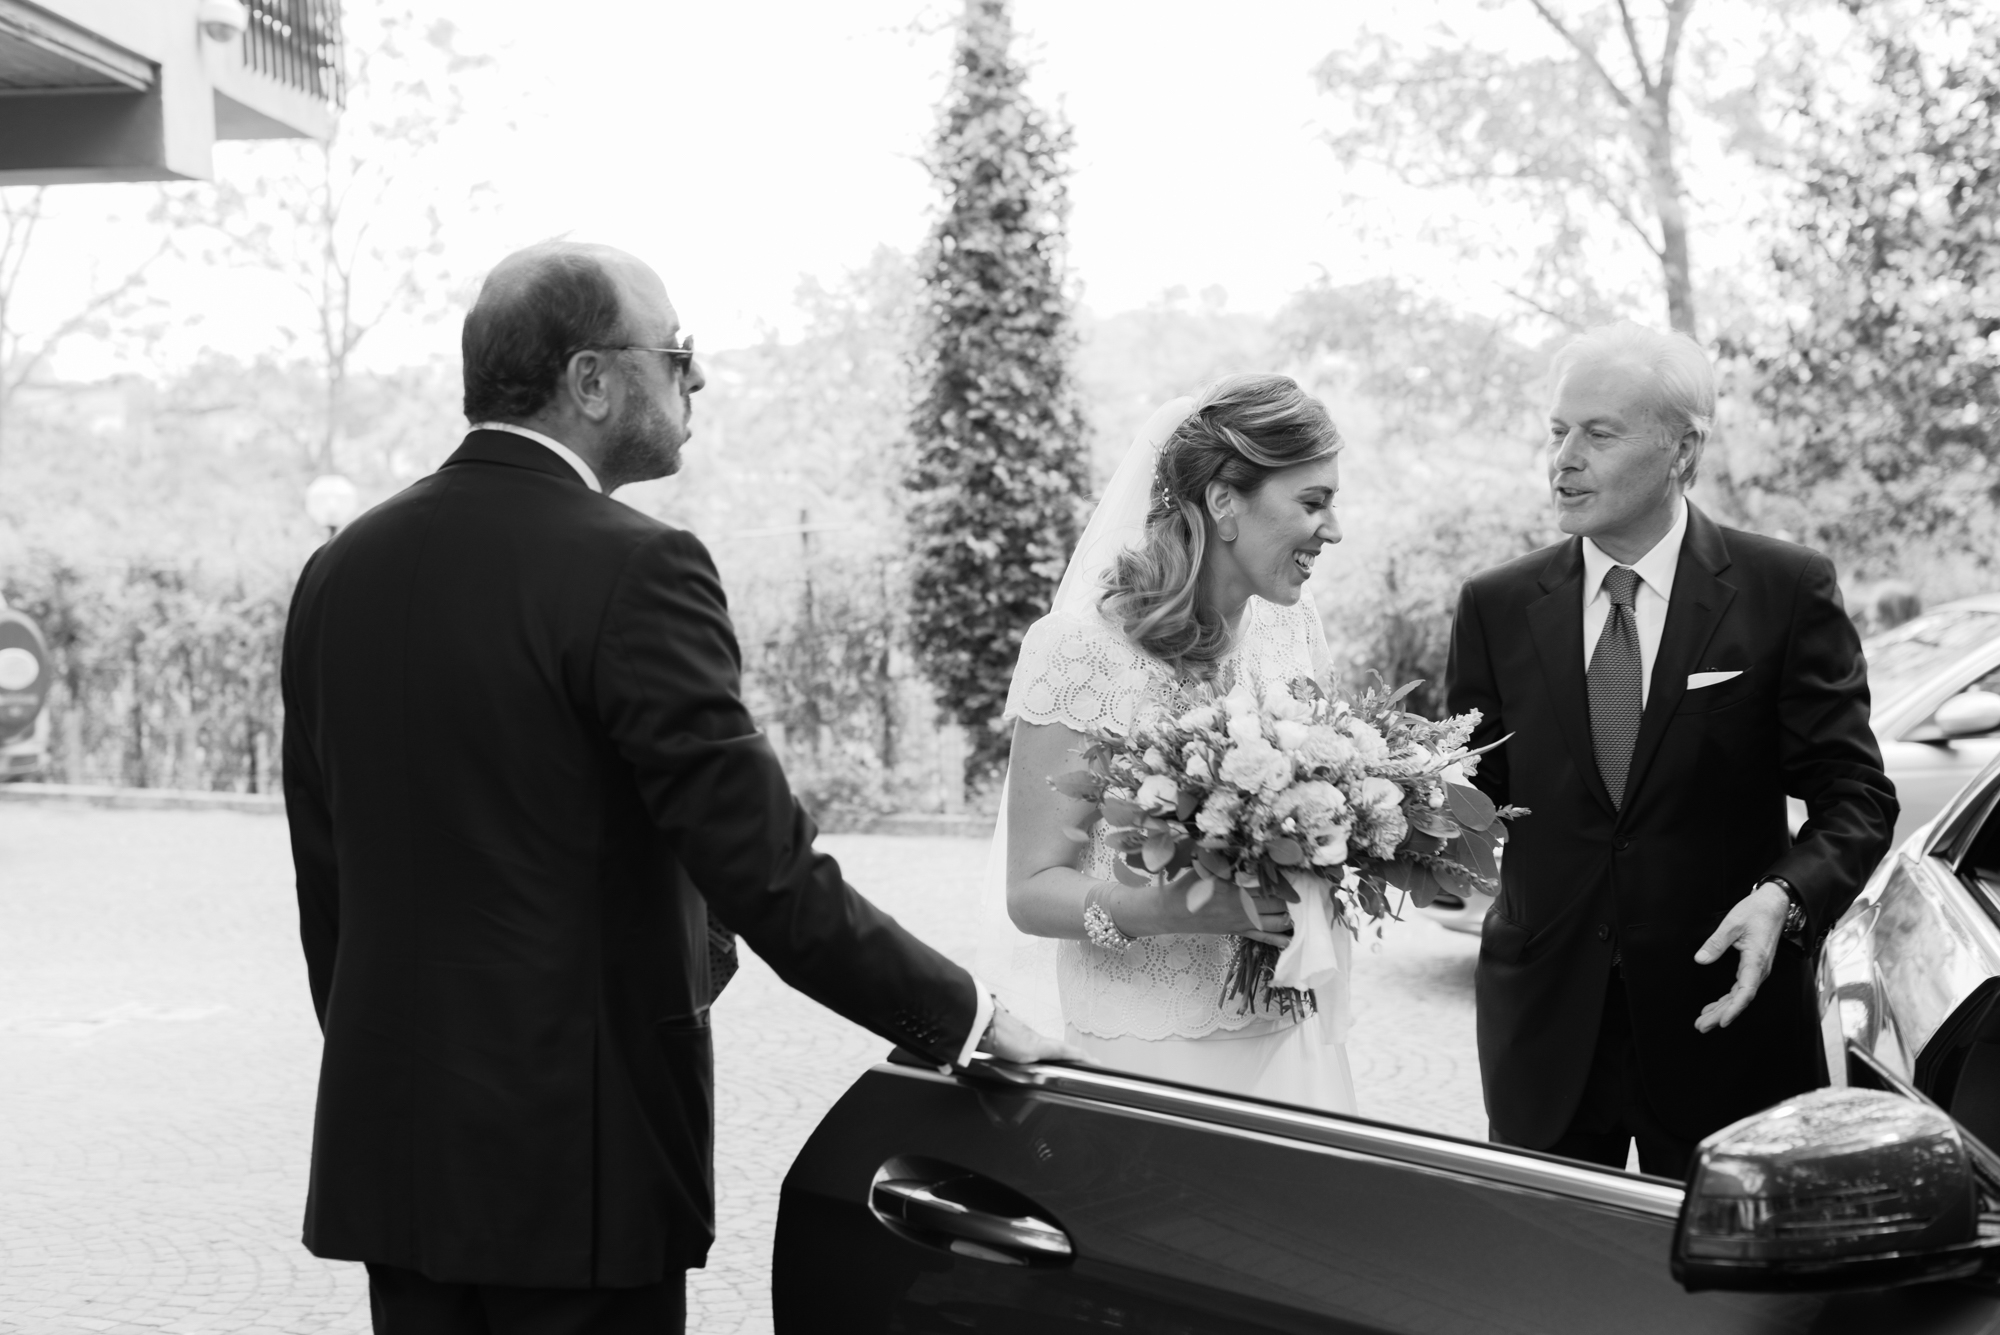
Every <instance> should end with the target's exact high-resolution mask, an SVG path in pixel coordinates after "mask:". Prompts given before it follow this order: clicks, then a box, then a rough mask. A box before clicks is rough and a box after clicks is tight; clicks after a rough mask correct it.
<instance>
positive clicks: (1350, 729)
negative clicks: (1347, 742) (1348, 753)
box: [1347, 718, 1389, 765]
mask: <svg viewBox="0 0 2000 1335" xmlns="http://www.w3.org/2000/svg"><path fill="white" fill-rule="evenodd" d="M1347 735H1348V737H1349V739H1351V740H1352V741H1353V743H1354V750H1355V754H1357V755H1359V756H1360V757H1361V763H1362V764H1364V765H1379V764H1381V763H1382V762H1383V761H1385V760H1387V759H1388V758H1389V743H1387V742H1386V741H1383V740H1382V734H1381V733H1379V732H1377V731H1376V730H1375V726H1374V725H1373V724H1372V723H1363V722H1362V721H1361V720H1360V719H1358V718H1350V719H1348V720H1347Z"/></svg>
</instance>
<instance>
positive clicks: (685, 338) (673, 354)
mask: <svg viewBox="0 0 2000 1335" xmlns="http://www.w3.org/2000/svg"><path fill="white" fill-rule="evenodd" d="M576 351H577V352H657V353H659V354H660V355H661V356H662V357H665V358H666V359H667V360H668V361H672V362H677V363H679V364H680V368H681V370H682V371H686V370H687V369H688V367H690V366H692V365H694V335H693V334H683V335H681V340H680V343H679V345H678V346H676V347H669V348H649V347H646V346H644V345H642V344H638V343H619V344H615V345H612V346H608V347H601V348H578V349H577V350H576ZM575 355H576V353H575V352H573V353H571V354H570V356H572V357H574V356H575Z"/></svg>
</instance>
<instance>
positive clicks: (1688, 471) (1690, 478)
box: [1674, 431, 1703, 491]
mask: <svg viewBox="0 0 2000 1335" xmlns="http://www.w3.org/2000/svg"><path fill="white" fill-rule="evenodd" d="M1702 443H1703V442H1702V438H1701V436H1700V435H1699V434H1697V433H1696V432H1694V431H1687V432H1683V433H1682V435H1681V439H1680V444H1679V445H1677V446H1675V448H1674V476H1675V477H1677V478H1679V479H1680V483H1681V490H1683V491H1685V490H1687V489H1688V488H1689V487H1692V486H1693V485H1694V479H1695V475H1696V474H1697V473H1699V472H1700V471H1701V448H1702Z"/></svg>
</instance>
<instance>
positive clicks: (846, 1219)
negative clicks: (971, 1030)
mask: <svg viewBox="0 0 2000 1335" xmlns="http://www.w3.org/2000/svg"><path fill="white" fill-rule="evenodd" d="M1853 1060H1854V1066H1853V1075H1854V1077H1855V1078H1853V1079H1852V1080H1851V1081H1850V1084H1851V1085H1861V1084H1874V1085H1875V1086H1877V1088H1875V1089H1858V1088H1852V1087H1850V1088H1842V1089H1829V1090H1819V1091H1815V1092H1814V1093H1812V1094H1809V1095H1806V1096H1804V1097H1802V1098H1799V1099H1793V1100H1789V1101H1787V1102H1786V1103H1783V1104H1780V1105H1778V1106H1777V1107H1776V1108H1773V1109H1770V1110H1767V1111H1766V1112H1765V1113H1761V1114H1758V1115H1757V1116H1756V1117H1753V1118H1750V1119H1746V1121H1744V1122H1741V1123H1738V1124H1737V1125H1736V1126H1735V1127H1732V1128H1729V1129H1727V1130H1725V1131H1723V1132H1720V1133H1718V1134H1717V1135H1716V1136H1714V1137H1711V1138H1710V1139H1709V1140H1708V1141H1706V1142H1704V1143H1703V1147H1702V1149H1701V1151H1700V1152H1699V1153H1698V1155H1697V1159H1696V1163H1695V1166H1694V1168H1693V1169H1692V1171H1691V1174H1690V1178H1689V1182H1690V1184H1691V1185H1690V1186H1689V1187H1687V1188H1685V1189H1684V1187H1683V1185H1682V1184H1681V1183H1677V1182H1671V1181H1667V1180H1664V1179H1660V1178H1653V1177H1645V1176H1641V1175H1637V1174H1631V1173H1624V1172H1614V1171H1611V1170H1608V1169H1602V1168H1597V1167H1593V1166H1590V1165H1587V1164H1582V1163H1577V1162H1573V1161H1570V1160H1565V1159H1559V1158H1555V1157H1552V1156H1550V1155H1545V1154H1536V1153H1531V1152H1526V1151H1520V1150H1511V1149H1506V1148H1503V1147H1499V1146H1495V1145H1490V1144H1485V1143H1482V1142H1476V1141H1468V1140H1463V1139H1459V1138H1456V1137H1453V1136H1447V1135H1441V1134H1436V1133H1432V1132H1426V1131H1420V1130H1415V1129H1412V1128H1409V1127H1403V1126H1393V1125H1387V1124H1384V1123H1380V1122H1374V1121H1369V1120H1366V1119H1363V1118H1358V1117H1344V1116H1334V1115H1329V1114H1324V1113H1318V1112H1311V1111H1307V1110H1304V1109H1299V1108H1293V1107H1287V1106H1284V1105H1281V1104H1275V1103H1267V1102H1261V1101H1258V1100H1255V1099H1247V1098H1238V1097H1232V1096H1228V1095H1224V1094H1218V1093H1215V1092H1212V1091H1208V1090H1202V1089H1195V1088H1189V1087H1184V1086H1178V1085H1172V1084H1167V1083H1163V1082H1160V1081H1155V1080H1148V1079H1142V1078H1138V1077H1133V1076H1128V1075H1123V1074H1119V1073H1115V1072H1111V1071H1106V1070H1100V1069H1095V1068H1080V1067H1069V1066H1059V1065H1045V1066H1036V1067H1028V1068H1018V1067H1004V1066H1000V1065H997V1064H994V1063H988V1062H984V1061H981V1062H979V1063H977V1064H976V1065H975V1066H974V1067H973V1068H972V1069H970V1070H967V1071H964V1072H958V1073H945V1072H940V1071H938V1070H937V1069H935V1068H929V1067H925V1066H922V1065H919V1064H915V1063H914V1062H913V1061H912V1060H911V1059H909V1058H907V1057H905V1056H903V1055H902V1054H900V1053H899V1054H892V1055H891V1057H890V1059H889V1060H888V1061H886V1062H884V1063H883V1064H881V1065H878V1066H876V1067H875V1068H874V1069H872V1070H870V1071H868V1072H867V1073H866V1074H864V1075H863V1076H862V1077H861V1078H860V1080H859V1081H858V1082H856V1084H855V1085H854V1087H853V1088H852V1089H850V1090H849V1091H848V1092H847V1094H846V1095H845V1096H844V1097H843V1098H842V1099H841V1100H840V1102H839V1103H837V1104H836V1105H835V1106H834V1108H833V1110H832V1111H831V1112H830V1113H828V1114H827V1116H826V1118H825V1119H824V1120H823V1121H822V1122H821V1123H820V1125H819V1128H818V1129H817V1131H815V1133H814V1134H813V1136H812V1138H811V1139H810V1140H809V1141H808V1142H807V1144H806V1147H805V1149H804V1150H803V1151H801V1153H800V1155H799V1157H798V1159H797V1161H796V1162H795V1163H794V1164H793V1166H792V1169H791V1172H790V1174H789V1175H788V1176H787V1178H786V1180H785V1185H784V1191H783V1196H782V1200H781V1204H780V1207H779V1216H778V1229H777V1239H776V1243H775V1247H774V1251H773V1257H772V1289H773V1303H774V1314H775V1317H776V1328H777V1330H778V1331H780V1332H785V1333H787V1335H790V1333H793V1332H807V1331H898V1332H947V1331H949V1332H963V1331H980V1332H994V1333H1001V1332H1021V1333H1023V1335H1025V1333H1026V1332H1066V1331H1074V1332H1083V1331H1091V1332H1103V1331H1132V1332H1141V1331H1143V1332H1161V1333H1162V1335H1164V1333H1166V1332H1174V1333H1175V1335H1209V1333H1210V1332H1223V1331H1228V1332H1306V1331H1339V1332H1373V1331H1384V1332H1386V1331H1397V1332H1405V1331H1407V1332H1416V1331H1424V1332H1456V1331H1468V1332H1469V1331H1519V1332H1529V1331H1550V1332H1557V1331H1560V1332H1577V1331H1618V1332H1627V1331H1631V1332H1640V1331H1650V1332H1667V1331H1690V1332H1691V1331H1701V1332H1714V1333H1717V1335H1720V1333H1721V1332H1746V1333H1747V1332H1753V1331H1754V1332H1779V1331H1796V1332H1800V1333H1801V1335H1804V1333H1806V1332H1813V1333H1814V1335H1832V1333H1833V1332H1849V1331H1852V1332H1862V1331H1898V1332H1944V1331H1952V1332H1974V1331H1996V1332H2000V1289H1996V1288H1995V1287H1993V1286H1992V1285H1989V1284H1988V1283H1986V1282H1985V1281H1984V1280H1983V1279H1982V1278H1981V1277H1982V1276H1983V1275H1985V1274H1987V1273H1988V1270H1989V1267H1990V1265H1991V1263H1990V1262H1989V1255H1991V1254H1993V1252H2000V1162H1996V1161H1995V1160H1993V1158H1992V1156H1990V1155H1989V1154H1987V1153H1986V1152H1985V1150H1984V1149H1983V1147H1982V1145H1981V1144H1980V1143H1979V1142H1978V1141H1977V1140H1976V1139H1975V1138H1972V1137H1969V1136H1966V1135H1964V1134H1963V1133H1962V1132H1961V1131H1960V1129H1959V1128H1958V1127H1957V1126H1956V1125H1955V1124H1954V1123H1953V1122H1952V1120H1951V1119H1950V1118H1949V1117H1947V1116H1945V1115H1944V1114H1943V1113H1942V1112H1939V1111H1938V1110H1937V1109H1936V1108H1935V1107H1934V1106H1932V1105H1931V1104H1930V1103H1929V1101H1928V1100H1926V1099H1925V1098H1924V1096H1923V1095H1922V1094H1920V1093H1918V1092H1917V1091H1916V1090H1915V1089H1914V1088H1912V1087H1911V1085H1910V1084H1909V1082H1908V1081H1907V1080H1904V1079H1902V1078H1901V1077H1900V1076H1898V1075H1896V1073H1895V1072H1893V1071H1891V1070H1888V1069H1886V1068H1884V1069H1878V1068H1877V1066H1876V1065H1875V1064H1874V1063H1873V1058H1872V1057H1871V1056H1870V1055H1869V1054H1867V1053H1865V1052H1857V1053H1856V1054H1855V1056H1854V1059H1853ZM1989 1249H1992V1251H1989ZM1995 1273H2000V1270H1995ZM1853 1286H1862V1287H1861V1289H1860V1291H1852V1290H1853ZM1691 1290H1693V1291H1691Z"/></svg>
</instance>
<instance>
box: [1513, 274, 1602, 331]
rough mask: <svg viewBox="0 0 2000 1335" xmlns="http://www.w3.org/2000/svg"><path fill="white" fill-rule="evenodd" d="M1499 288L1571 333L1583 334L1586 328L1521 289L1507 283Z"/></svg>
mask: <svg viewBox="0 0 2000 1335" xmlns="http://www.w3.org/2000/svg"><path fill="white" fill-rule="evenodd" d="M1499 287H1500V290H1501V291H1502V292H1505V293H1506V294H1507V295H1508V296H1510V297H1512V298H1514V300H1516V301H1518V302H1520V303H1521V304H1522V305H1524V306H1528V307H1532V308H1533V309H1534V310H1536V311H1539V312H1540V313H1541V314H1543V315H1546V316H1547V317H1548V318H1549V319H1551V320H1554V321H1555V322H1556V323H1557V324H1559V325H1561V326H1562V327H1563V328H1565V329H1567V330H1569V331H1570V332H1571V333H1573V334H1576V333H1582V332H1583V329H1584V326H1583V325H1582V324H1581V323H1580V322H1579V321H1577V320H1574V319H1572V318H1570V317H1569V316H1567V315H1564V314H1563V313H1562V312H1561V311H1558V310H1555V309H1552V308H1551V307H1548V306H1544V305H1543V304H1542V303H1541V302H1539V301H1537V300H1535V299H1534V298H1533V297H1531V296H1529V295H1528V294H1527V293H1525V292H1523V291H1521V290H1520V289H1518V288H1513V287H1509V286H1507V284H1505V283H1501V284H1500V285H1499Z"/></svg>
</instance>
